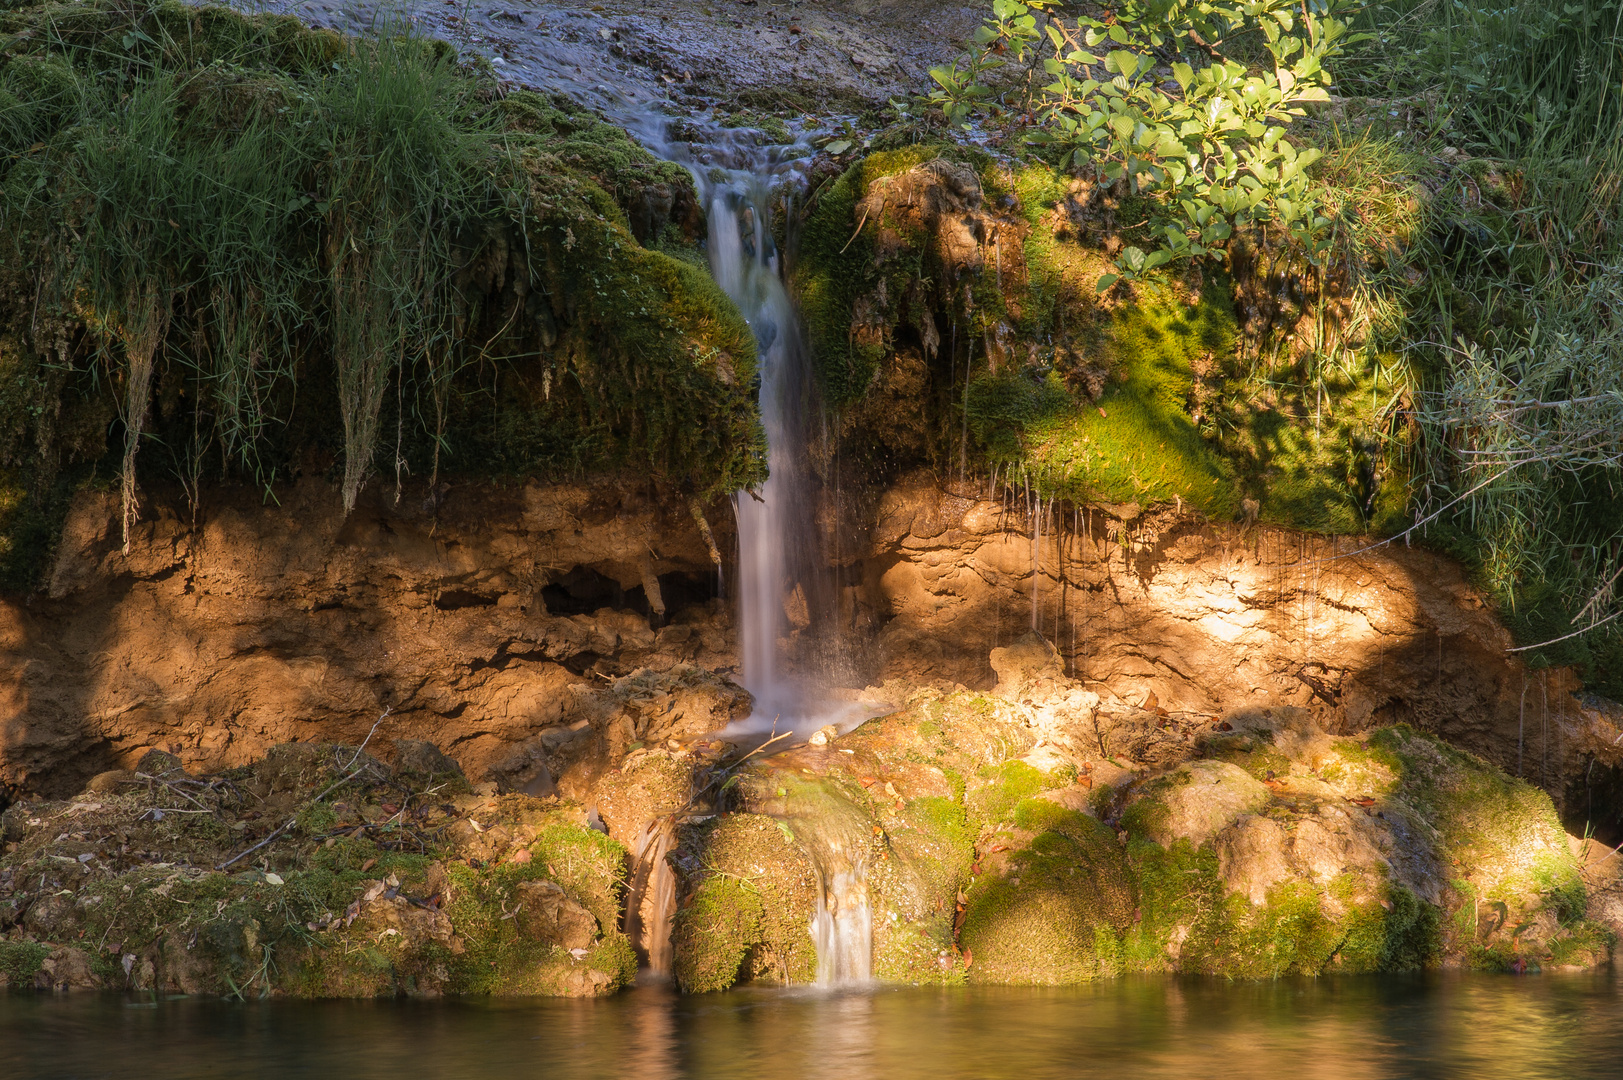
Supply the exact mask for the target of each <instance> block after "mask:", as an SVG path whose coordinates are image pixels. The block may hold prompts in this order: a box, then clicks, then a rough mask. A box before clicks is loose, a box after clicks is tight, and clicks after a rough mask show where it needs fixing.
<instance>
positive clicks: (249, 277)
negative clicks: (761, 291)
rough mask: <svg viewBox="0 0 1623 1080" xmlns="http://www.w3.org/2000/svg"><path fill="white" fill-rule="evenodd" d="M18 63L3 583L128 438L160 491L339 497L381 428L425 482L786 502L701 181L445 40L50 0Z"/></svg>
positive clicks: (0, 123)
mask: <svg viewBox="0 0 1623 1080" xmlns="http://www.w3.org/2000/svg"><path fill="white" fill-rule="evenodd" d="M0 39H3V40H5V41H7V42H8V45H7V58H6V62H5V63H4V64H0V130H3V131H4V135H5V140H6V145H8V146H22V147H29V148H30V150H29V152H28V153H25V154H12V155H10V156H8V157H6V158H3V159H0V234H3V235H4V236H5V237H6V244H7V255H6V257H5V258H3V259H0V374H4V375H5V376H6V378H5V379H4V380H0V381H3V382H4V383H5V390H4V391H3V392H0V420H3V421H5V423H4V425H3V427H4V434H3V435H0V585H7V584H9V585H11V586H13V587H28V586H31V585H35V584H37V583H38V580H39V574H40V567H41V566H42V565H43V563H44V562H45V560H46V558H47V557H48V553H49V547H50V542H51V538H52V536H53V534H54V531H55V528H56V526H57V523H58V522H59V520H60V516H61V511H62V507H63V506H64V505H65V498H66V495H68V494H71V491H72V490H73V489H74V488H75V487H76V486H79V485H82V484H84V483H86V482H90V480H91V478H93V477H95V476H97V475H99V476H101V477H102V478H104V479H105V478H107V477H116V476H117V475H118V474H119V473H120V472H121V471H122V470H123V468H124V466H123V457H124V449H125V444H126V442H128V443H129V445H131V446H135V447H138V448H140V451H141V452H140V453H139V454H138V455H137V456H136V458H135V464H136V468H137V470H138V474H139V473H144V474H146V475H147V476H148V477H160V476H161V477H164V478H166V479H167V478H169V477H171V476H173V475H175V474H176V473H177V471H178V473H179V475H181V476H182V477H185V478H188V479H190V478H192V477H194V476H195V475H196V474H197V473H198V472H199V471H200V470H201V471H203V472H206V473H209V474H211V475H212V474H214V473H215V472H219V471H223V472H226V473H228V474H229V473H232V472H235V473H238V474H239V475H243V476H246V477H247V478H249V479H250V480H251V481H252V482H254V483H255V484H256V485H258V486H260V487H262V488H271V487H272V486H273V485H274V484H275V483H276V482H277V481H280V480H285V479H288V478H291V477H293V476H295V475H300V474H306V475H307V474H310V473H315V474H317V475H321V476H324V477H329V478H337V476H338V475H339V472H340V470H339V465H340V463H341V465H342V469H341V472H342V476H343V479H344V482H345V486H346V491H345V497H346V499H349V498H353V496H354V494H355V492H356V491H357V490H358V488H359V485H360V484H362V483H363V482H364V481H365V480H366V478H367V476H368V475H369V474H370V472H371V469H372V466H373V455H374V453H375V452H376V451H377V449H378V444H379V441H380V439H381V438H382V433H383V432H385V431H388V432H392V433H394V434H395V437H396V441H397V442H398V445H397V446H396V447H395V448H394V453H395V454H397V455H398V456H399V457H400V458H401V459H402V461H403V464H404V465H405V466H406V467H407V468H408V469H409V471H410V472H411V473H413V474H415V475H419V476H428V475H431V474H434V473H436V472H439V471H441V470H444V471H452V472H460V473H462V474H463V475H470V474H471V475H475V476H481V477H488V476H492V475H495V476H514V475H521V476H530V475H537V474H540V475H545V476H563V475H579V474H581V473H583V472H597V473H601V472H609V471H617V470H635V471H636V472H638V473H639V474H640V475H648V476H651V477H652V478H653V479H654V480H655V482H656V483H658V484H660V485H662V486H664V487H666V488H668V489H670V490H673V491H679V492H683V493H697V494H700V495H703V496H709V495H714V494H718V493H726V492H731V491H733V490H736V489H737V488H739V487H742V486H749V485H751V484H754V483H758V482H759V481H760V480H761V479H762V477H763V476H764V474H765V455H764V445H763V436H762V433H761V430H760V426H759V422H758V415H757V411H756V407H755V404H754V401H753V382H754V375H755V371H754V365H755V352H756V350H755V344H754V340H753V337H752V335H751V333H750V331H749V328H748V326H747V325H746V324H745V323H744V321H743V319H742V318H741V317H740V316H739V314H738V312H737V311H736V310H735V309H734V307H733V305H732V304H731V303H730V302H728V301H727V300H726V298H725V297H724V296H723V295H722V294H721V293H720V291H719V290H718V289H717V288H716V286H715V284H714V282H713V281H711V280H710V278H709V276H708V275H707V274H706V273H705V272H704V271H703V270H702V268H701V267H699V266H696V265H694V263H693V262H692V261H691V250H686V251H684V249H690V248H691V246H692V241H693V240H694V238H695V237H696V236H698V235H699V233H700V232H702V214H701V212H700V210H699V208H698V206H697V203H696V196H695V194H694V191H693V186H692V183H691V180H690V178H689V177H688V176H687V175H686V173H685V172H684V171H683V170H681V169H678V168H676V167H674V166H671V165H669V164H668V163H662V162H659V161H657V160H655V159H654V158H653V157H652V156H650V155H649V154H647V153H646V152H645V151H643V150H641V149H640V148H638V147H637V146H636V145H635V144H634V143H633V142H632V141H631V139H630V138H629V137H628V136H627V135H626V134H625V132H623V131H621V130H619V129H617V128H614V127H612V126H610V125H607V124H604V123H603V122H601V121H600V120H598V119H596V118H594V117H592V116H590V115H588V114H585V113H583V112H579V111H576V110H573V109H571V108H569V107H567V106H564V105H561V104H559V103H557V102H553V101H550V100H548V99H546V98H543V97H540V96H538V95H535V94H531V93H525V92H520V93H513V94H497V93H494V92H493V84H492V83H491V82H490V81H489V79H490V76H489V75H488V73H486V74H481V69H480V68H479V66H478V65H462V64H460V63H458V62H457V58H456V56H455V53H454V51H453V50H452V49H451V48H450V47H449V46H448V45H445V44H444V43H438V42H427V41H421V40H414V39H411V38H409V37H402V38H397V37H389V36H381V37H378V38H373V39H364V40H363V39H356V38H348V37H343V36H341V35H338V34H335V33H332V32H330V31H314V30H310V29H308V28H306V27H304V26H302V25H301V24H300V23H299V22H298V21H297V20H295V19H292V18H285V17H273V16H245V15H242V14H240V13H237V12H235V11H231V10H229V9H226V8H212V7H204V8H198V7H193V6H191V5H186V4H180V3H173V2H154V0H145V2H142V3H137V4H135V5H134V6H130V5H119V4H114V3H110V2H103V0H97V2H93V3H84V4H72V5H66V4H54V3H41V4H29V5H26V6H19V7H15V8H12V9H10V10H8V11H6V12H0ZM402 118H409V122H406V123H404V124H403V125H402ZM667 251H677V252H681V253H684V257H676V256H673V255H672V254H667ZM141 357H151V358H153V365H154V366H153V368H152V371H153V374H152V385H151V387H150V396H149V398H143V399H142V400H141V401H140V402H138V403H136V404H137V405H138V406H139V408H138V409H137V410H136V413H137V414H138V413H140V412H143V411H144V412H145V419H144V423H143V424H142V432H141V433H138V434H146V435H149V436H151V438H148V439H145V440H142V439H135V440H127V439H126V432H125V430H124V419H125V418H128V417H129V416H131V415H133V414H132V413H131V410H130V408H129V406H130V404H131V403H130V402H128V401H126V400H125V397H126V396H127V393H128V392H129V388H130V385H131V384H130V382H129V381H128V380H127V379H126V374H127V373H132V372H136V371H137V370H138V369H142V368H144V366H145V364H146V360H143V359H141ZM132 365H133V366H132ZM109 376H110V377H109ZM137 382H139V380H137ZM295 405H296V406H297V408H295ZM13 478H15V480H13Z"/></svg>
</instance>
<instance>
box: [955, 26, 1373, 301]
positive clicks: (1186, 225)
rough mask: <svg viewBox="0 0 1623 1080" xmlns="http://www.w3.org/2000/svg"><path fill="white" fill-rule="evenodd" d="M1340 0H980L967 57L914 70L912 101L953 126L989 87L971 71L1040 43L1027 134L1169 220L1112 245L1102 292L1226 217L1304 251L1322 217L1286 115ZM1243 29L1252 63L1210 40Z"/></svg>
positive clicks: (1198, 253) (1303, 95) (1318, 80)
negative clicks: (1256, 53)
mask: <svg viewBox="0 0 1623 1080" xmlns="http://www.w3.org/2000/svg"><path fill="white" fill-rule="evenodd" d="M1355 2H1356V0H1123V2H1122V3H1120V4H1119V5H1117V7H1116V10H1115V12H1114V13H1113V14H1111V15H1110V17H1109V19H1108V20H1104V21H1102V20H1099V19H1094V18H1089V17H1081V18H1078V19H1076V20H1075V22H1074V23H1072V24H1070V25H1067V24H1066V22H1065V21H1064V20H1063V19H1061V18H1060V17H1058V16H1057V15H1051V14H1049V11H1050V9H1053V8H1054V7H1056V6H1057V0H1026V2H1022V0H993V3H992V11H991V14H990V15H989V16H988V17H987V19H986V21H985V23H984V24H983V25H982V26H981V27H980V29H979V30H977V31H976V34H975V36H974V39H973V44H972V47H971V49H970V51H969V53H968V55H967V56H965V57H963V58H961V59H960V60H956V61H954V62H953V63H952V64H951V65H950V66H947V67H938V68H935V69H933V70H932V71H931V72H930V75H931V77H932V78H933V79H934V80H935V82H936V89H935V90H934V91H933V92H932V93H931V94H930V95H929V96H928V97H927V98H926V101H927V102H928V103H929V104H931V105H933V106H936V107H938V108H940V109H941V111H942V113H943V115H944V116H945V117H946V119H947V122H948V123H949V124H951V125H953V126H965V127H967V126H968V125H969V123H970V121H971V119H972V118H973V117H974V116H975V115H976V114H977V113H979V112H980V111H982V110H984V109H985V108H986V107H987V105H988V104H989V103H990V100H991V98H992V96H993V92H992V89H991V88H990V87H989V86H988V85H987V81H986V80H987V77H988V75H989V73H990V72H992V71H993V70H995V69H996V68H999V67H1002V66H1004V65H1005V64H1007V63H1009V62H1010V61H1011V60H1013V61H1016V62H1019V61H1025V60H1027V59H1028V57H1033V56H1035V55H1036V54H1037V53H1038V52H1039V51H1041V50H1042V49H1043V46H1044V44H1045V43H1046V45H1047V46H1048V48H1049V50H1051V55H1048V56H1046V57H1045V58H1044V59H1043V62H1042V67H1043V70H1044V71H1045V72H1046V73H1047V75H1048V76H1049V77H1050V78H1051V80H1052V81H1051V82H1049V83H1048V84H1047V85H1045V86H1043V87H1042V88H1041V90H1040V92H1039V93H1038V94H1037V96H1036V98H1035V100H1034V101H1033V103H1032V105H1033V111H1034V112H1035V113H1036V115H1037V117H1038V119H1037V124H1036V130H1033V131H1031V132H1029V133H1028V134H1027V135H1026V141H1027V142H1028V143H1030V144H1032V145H1036V146H1044V147H1049V148H1051V149H1055V150H1058V151H1059V152H1060V164H1061V166H1062V167H1064V166H1067V165H1069V166H1075V167H1080V166H1082V165H1083V164H1084V163H1088V164H1091V165H1092V166H1093V168H1094V169H1095V171H1096V172H1097V174H1098V175H1099V177H1100V178H1101V179H1103V180H1107V181H1111V182H1115V181H1122V182H1125V183H1126V184H1127V185H1128V186H1129V188H1130V189H1131V190H1132V191H1133V192H1135V193H1148V194H1154V195H1157V196H1159V197H1160V198H1161V199H1162V201H1163V202H1164V204H1165V206H1166V207H1167V209H1168V210H1169V211H1171V220H1170V221H1169V222H1168V223H1166V224H1165V225H1164V226H1163V227H1162V229H1161V231H1160V235H1159V240H1160V243H1159V245H1158V246H1157V247H1156V248H1155V249H1153V250H1151V251H1149V252H1145V251H1142V250H1140V249H1138V248H1133V247H1130V248H1127V249H1126V250H1125V251H1124V252H1123V253H1122V256H1121V258H1120V260H1119V261H1118V262H1117V264H1116V266H1115V268H1114V269H1115V272H1114V273H1108V274H1105V275H1104V276H1103V277H1101V278H1100V280H1099V289H1100V291H1101V292H1102V291H1104V290H1105V289H1108V288H1110V287H1111V286H1112V285H1114V284H1115V283H1116V282H1117V281H1119V280H1121V279H1123V278H1127V279H1134V278H1137V277H1139V276H1141V275H1143V274H1144V273H1147V272H1148V271H1150V270H1153V269H1155V268H1156V267H1159V266H1164V265H1166V264H1167V263H1170V262H1172V261H1173V260H1176V259H1197V258H1204V257H1207V256H1217V257H1223V256H1224V255H1225V254H1226V250H1227V245H1228V241H1229V239H1230V238H1231V237H1232V236H1233V235H1234V234H1235V232H1236V231H1238V230H1241V229H1244V228H1248V227H1250V226H1253V225H1262V224H1271V225H1276V226H1278V227H1279V228H1280V229H1281V230H1282V231H1283V233H1284V234H1285V235H1286V236H1288V237H1289V239H1290V241H1291V242H1292V243H1293V244H1295V245H1297V246H1298V247H1300V248H1301V249H1303V250H1304V251H1305V252H1306V254H1307V257H1308V259H1309V260H1310V261H1311V262H1313V263H1314V264H1315V265H1323V263H1324V262H1325V260H1326V258H1327V256H1328V254H1329V249H1330V246H1331V239H1330V237H1329V235H1328V227H1329V225H1330V219H1329V218H1327V217H1325V216H1324V215H1323V214H1321V213H1320V212H1319V205H1318V202H1317V200H1316V198H1315V197H1314V195H1313V193H1312V191H1311V189H1310V187H1309V183H1308V175H1307V170H1308V167H1309V166H1311V165H1312V164H1313V163H1314V162H1315V161H1317V160H1318V158H1319V156H1320V151H1319V150H1317V149H1315V148H1311V147H1309V148H1305V149H1299V148H1298V147H1297V146H1296V145H1295V144H1294V143H1293V142H1292V141H1291V140H1290V139H1289V138H1288V137H1287V128H1288V126H1289V124H1290V123H1291V122H1292V121H1293V120H1294V119H1296V118H1298V117H1300V116H1301V115H1303V106H1304V105H1306V104H1308V103H1310V102H1316V101H1327V100H1329V96H1330V94H1329V89H1330V85H1331V77H1330V73H1329V70H1328V69H1327V67H1326V65H1327V63H1328V62H1330V61H1331V60H1333V59H1334V58H1336V57H1337V56H1339V55H1341V54H1342V52H1343V51H1344V50H1345V49H1346V48H1347V47H1348V46H1349V45H1351V44H1354V43H1356V42H1358V41H1361V40H1363V36H1362V35H1358V34H1353V33H1351V32H1350V30H1349V27H1348V24H1347V22H1346V21H1345V19H1346V17H1347V16H1348V15H1349V14H1350V12H1351V11H1352V9H1353V7H1354V4H1355ZM1252 34H1256V35H1259V36H1260V37H1261V38H1262V40H1263V43H1264V45H1265V48H1266V50H1267V52H1268V54H1269V56H1270V57H1271V58H1272V61H1273V69H1272V70H1271V71H1270V70H1260V71H1259V70H1253V69H1251V68H1249V67H1248V66H1247V65H1245V64H1243V63H1240V62H1239V61H1236V60H1233V59H1230V58H1229V57H1228V56H1226V55H1225V54H1224V53H1223V52H1222V51H1221V46H1223V45H1224V44H1226V43H1228V42H1230V41H1233V40H1234V39H1236V38H1239V37H1243V36H1248V35H1252Z"/></svg>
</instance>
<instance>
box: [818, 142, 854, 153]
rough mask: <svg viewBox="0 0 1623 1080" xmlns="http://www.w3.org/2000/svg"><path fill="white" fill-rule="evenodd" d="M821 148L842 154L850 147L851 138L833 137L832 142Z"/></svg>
mask: <svg viewBox="0 0 1623 1080" xmlns="http://www.w3.org/2000/svg"><path fill="white" fill-rule="evenodd" d="M823 149H824V150H827V151H828V152H829V153H831V154H843V153H845V152H846V151H847V150H849V149H851V140H850V139H835V140H834V141H833V142H831V143H827V144H825V145H824V147H823Z"/></svg>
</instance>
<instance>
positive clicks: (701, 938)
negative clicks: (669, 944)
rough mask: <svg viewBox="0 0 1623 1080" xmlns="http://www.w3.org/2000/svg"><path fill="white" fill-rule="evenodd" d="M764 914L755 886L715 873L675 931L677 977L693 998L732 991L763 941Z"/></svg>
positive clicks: (692, 901) (684, 909) (691, 903)
mask: <svg viewBox="0 0 1623 1080" xmlns="http://www.w3.org/2000/svg"><path fill="white" fill-rule="evenodd" d="M764 914H765V912H764V910H763V909H762V907H761V894H760V892H759V891H758V890H757V889H755V888H754V887H753V886H752V885H751V884H750V883H748V882H745V881H741V880H739V879H737V878H730V877H725V876H721V875H716V876H713V877H710V878H708V879H707V880H706V881H705V882H704V884H702V885H700V886H699V889H698V891H697V892H696V893H694V894H693V897H692V899H691V900H689V901H688V902H687V904H686V905H685V906H684V907H683V908H682V912H681V916H680V921H679V923H678V928H677V931H676V933H677V934H679V935H680V937H679V938H678V941H679V944H678V947H677V950H676V956H677V961H676V972H675V974H676V979H677V983H678V985H680V986H681V987H682V989H683V990H685V991H687V992H688V993H691V994H703V993H709V992H710V991H714V990H727V989H730V988H731V987H732V986H733V984H734V983H736V982H738V980H739V977H740V973H741V970H742V968H743V966H744V959H745V957H747V956H748V955H749V952H750V949H751V948H752V947H753V946H754V945H755V943H756V942H758V941H759V940H760V937H761V921H762V917H763V915H764Z"/></svg>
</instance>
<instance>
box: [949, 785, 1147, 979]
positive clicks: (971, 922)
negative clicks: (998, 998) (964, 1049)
mask: <svg viewBox="0 0 1623 1080" xmlns="http://www.w3.org/2000/svg"><path fill="white" fill-rule="evenodd" d="M985 850H986V852H987V854H985V855H983V856H982V857H981V860H980V863H979V865H978V867H977V868H976V869H977V872H978V876H977V878H976V880H975V883H974V884H973V885H972V886H971V887H970V888H969V889H968V890H967V893H966V898H967V901H968V902H967V904H966V906H965V910H964V917H963V927H962V930H961V931H960V934H959V941H960V943H961V945H962V948H963V950H964V954H965V957H966V959H967V960H968V962H969V978H970V980H971V981H973V982H986V983H1021V984H1041V985H1056V984H1065V983H1077V982H1085V981H1088V980H1090V979H1096V978H1100V977H1104V976H1110V975H1116V974H1119V973H1120V972H1122V971H1123V970H1124V964H1123V961H1122V948H1121V938H1122V936H1123V935H1124V934H1125V933H1126V932H1127V931H1128V929H1129V928H1130V927H1131V926H1132V922H1133V908H1134V900H1135V893H1134V889H1133V882H1132V879H1131V876H1130V875H1129V874H1128V871H1127V864H1126V857H1125V854H1124V853H1123V851H1122V848H1121V845H1120V844H1119V843H1118V842H1117V839H1116V832H1115V830H1114V829H1111V828H1109V827H1107V826H1105V825H1104V824H1102V823H1101V822H1099V821H1097V820H1096V819H1094V818H1093V817H1091V816H1089V815H1088V814H1085V813H1081V812H1078V811H1076V810H1069V809H1066V808H1065V807H1063V806H1061V805H1060V804H1059V803H1057V802H1054V801H1051V800H1047V799H1026V800H1024V801H1022V802H1021V803H1020V804H1019V807H1018V809H1017V810H1016V813H1015V820H1014V824H1013V827H1012V828H1007V829H1000V830H998V831H997V832H995V833H993V834H992V837H991V843H990V844H989V845H987V847H986V849H985Z"/></svg>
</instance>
